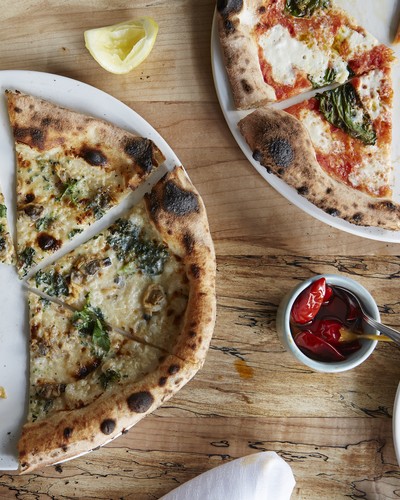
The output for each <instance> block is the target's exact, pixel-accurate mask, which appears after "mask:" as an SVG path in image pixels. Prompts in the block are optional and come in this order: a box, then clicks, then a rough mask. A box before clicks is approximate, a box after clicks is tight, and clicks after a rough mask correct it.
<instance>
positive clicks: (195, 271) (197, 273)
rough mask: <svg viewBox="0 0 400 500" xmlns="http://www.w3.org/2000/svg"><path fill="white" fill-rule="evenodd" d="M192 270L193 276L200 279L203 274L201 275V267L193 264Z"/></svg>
mask: <svg viewBox="0 0 400 500" xmlns="http://www.w3.org/2000/svg"><path fill="white" fill-rule="evenodd" d="M190 269H191V271H192V274H193V276H194V277H195V278H196V279H198V278H200V274H201V273H200V267H199V266H198V265H197V264H192V265H191V266H190Z"/></svg>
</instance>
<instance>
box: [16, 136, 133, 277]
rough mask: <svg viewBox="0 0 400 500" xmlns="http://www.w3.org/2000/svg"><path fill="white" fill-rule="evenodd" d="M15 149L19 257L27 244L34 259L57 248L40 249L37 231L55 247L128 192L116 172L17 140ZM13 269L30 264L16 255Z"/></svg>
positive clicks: (57, 151) (70, 237)
mask: <svg viewBox="0 0 400 500" xmlns="http://www.w3.org/2000/svg"><path fill="white" fill-rule="evenodd" d="M16 151H17V157H18V172H17V205H18V212H17V243H18V248H17V252H18V255H19V256H20V255H21V254H22V252H23V251H24V250H25V249H26V248H27V247H29V248H33V249H34V251H35V255H34V261H35V263H38V262H39V261H40V260H41V259H42V258H43V257H44V256H46V255H47V254H48V253H49V252H50V253H51V252H52V251H54V250H55V249H57V248H54V247H50V248H47V249H46V248H45V249H43V248H41V247H40V244H39V243H38V235H39V234H40V233H41V232H43V233H46V234H48V235H50V236H51V238H53V239H54V241H55V242H56V245H57V246H58V247H59V246H61V245H62V244H63V243H64V242H65V241H67V240H69V239H72V238H73V236H74V234H76V233H77V232H80V231H82V230H84V229H85V228H86V227H88V226H89V225H90V224H91V223H92V222H93V221H94V220H96V219H99V218H101V217H102V216H103V215H104V213H105V212H107V211H108V210H109V209H110V208H111V207H113V206H114V205H115V204H117V203H119V202H120V201H121V200H122V199H123V198H124V197H125V196H126V195H127V194H128V193H129V192H130V190H129V187H128V186H126V181H125V179H124V177H123V175H122V172H119V171H118V170H115V169H109V168H103V167H101V166H100V167H97V166H92V165H89V164H88V163H86V162H85V161H84V160H83V159H82V158H79V157H77V158H75V157H72V156H71V157H66V156H65V154H64V153H63V152H62V151H59V150H58V149H54V150H51V151H48V152H45V153H43V154H38V153H37V151H35V150H34V149H31V148H29V147H28V146H26V145H24V144H17V145H16ZM24 264H26V265H24ZM19 267H20V268H21V267H23V271H22V272H26V271H28V269H29V267H30V266H29V265H28V264H27V263H26V262H23V261H21V259H20V261H19Z"/></svg>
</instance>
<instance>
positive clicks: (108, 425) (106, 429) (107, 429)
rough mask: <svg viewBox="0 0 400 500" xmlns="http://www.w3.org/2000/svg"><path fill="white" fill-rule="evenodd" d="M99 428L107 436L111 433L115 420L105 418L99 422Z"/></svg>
mask: <svg viewBox="0 0 400 500" xmlns="http://www.w3.org/2000/svg"><path fill="white" fill-rule="evenodd" d="M100 430H101V432H102V433H103V434H106V435H107V436H108V435H109V434H112V433H113V432H114V430H115V420H113V419H111V418H106V419H105V420H103V422H102V423H101V424H100Z"/></svg>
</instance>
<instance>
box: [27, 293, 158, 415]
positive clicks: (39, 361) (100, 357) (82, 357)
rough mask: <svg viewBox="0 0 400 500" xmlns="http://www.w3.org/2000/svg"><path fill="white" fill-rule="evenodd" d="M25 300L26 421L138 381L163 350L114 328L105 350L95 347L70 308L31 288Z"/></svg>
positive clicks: (84, 401)
mask: <svg viewBox="0 0 400 500" xmlns="http://www.w3.org/2000/svg"><path fill="white" fill-rule="evenodd" d="M29 305H30V326H31V349H30V357H31V359H30V405H29V417H28V420H29V421H36V420H40V419H41V418H44V417H46V416H48V415H50V414H51V413H54V412H57V411H64V410H72V409H75V408H80V407H82V406H87V405H88V404H90V403H92V402H93V401H94V400H96V399H97V398H98V397H100V396H101V395H102V394H103V393H105V392H107V391H110V390H113V388H115V386H116V385H118V384H126V383H128V382H136V381H138V380H140V379H142V378H143V377H144V376H145V375H146V374H147V373H149V372H151V371H154V370H155V369H156V367H157V366H158V364H159V360H160V358H161V357H162V355H163V353H162V351H160V350H158V349H155V348H152V347H149V346H146V345H143V344H139V343H138V342H135V341H134V340H131V339H128V338H126V337H123V336H121V335H119V334H118V333H115V332H113V331H112V330H110V331H109V332H108V336H109V339H110V349H109V351H108V352H101V353H99V351H98V349H97V350H96V345H95V344H94V343H93V341H92V338H91V337H90V335H85V334H82V333H80V332H79V331H78V330H77V328H76V327H75V326H74V325H73V323H72V312H71V311H69V310H67V309H64V308H63V307H61V306H60V305H58V304H55V303H52V302H51V303H49V302H47V301H43V299H41V298H40V297H38V296H37V295H35V294H30V295H29ZM110 373H111V374H113V376H110V375H109V374H110Z"/></svg>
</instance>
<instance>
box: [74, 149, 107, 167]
mask: <svg viewBox="0 0 400 500" xmlns="http://www.w3.org/2000/svg"><path fill="white" fill-rule="evenodd" d="M79 156H80V157H81V158H83V159H84V160H85V161H86V162H87V163H89V165H92V166H94V167H101V166H104V165H107V157H106V156H105V155H104V154H103V153H102V152H101V151H100V150H99V149H94V148H89V147H83V148H82V149H81V150H80V152H79Z"/></svg>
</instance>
